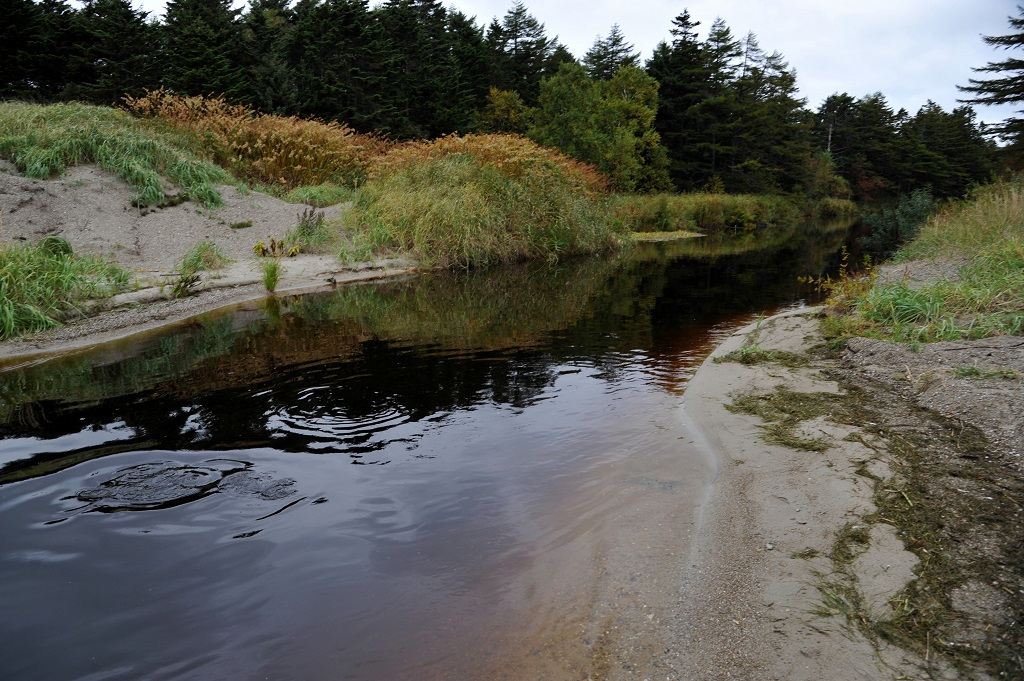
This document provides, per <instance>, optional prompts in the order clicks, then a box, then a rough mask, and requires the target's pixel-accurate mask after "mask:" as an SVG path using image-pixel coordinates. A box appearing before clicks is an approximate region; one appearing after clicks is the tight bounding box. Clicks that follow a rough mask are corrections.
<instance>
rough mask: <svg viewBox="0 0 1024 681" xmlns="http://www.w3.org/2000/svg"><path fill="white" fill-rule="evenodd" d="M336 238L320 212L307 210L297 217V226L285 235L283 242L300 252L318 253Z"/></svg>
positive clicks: (335, 232) (334, 232) (335, 234)
mask: <svg viewBox="0 0 1024 681" xmlns="http://www.w3.org/2000/svg"><path fill="white" fill-rule="evenodd" d="M337 237H338V233H337V231H336V230H335V229H334V228H333V227H332V226H331V224H330V223H328V222H327V219H326V218H325V217H324V214H323V212H322V211H318V210H316V209H313V208H307V209H305V210H303V211H302V212H301V213H300V214H299V215H298V224H296V225H295V227H294V228H293V229H291V230H290V231H289V232H288V234H286V235H285V242H286V243H287V244H288V245H289V246H294V247H297V248H298V249H299V250H300V251H302V252H305V253H318V252H323V251H324V250H325V249H326V247H327V246H328V245H329V244H331V243H332V242H334V241H336V240H337Z"/></svg>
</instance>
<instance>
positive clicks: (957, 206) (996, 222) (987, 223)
mask: <svg viewBox="0 0 1024 681" xmlns="http://www.w3.org/2000/svg"><path fill="white" fill-rule="evenodd" d="M1022 239H1024V176H1016V177H1014V178H1011V179H1007V180H1003V181H999V182H996V183H993V184H990V185H985V186H983V187H979V188H977V189H976V190H975V191H974V193H973V194H972V195H971V196H970V197H968V198H967V199H965V200H963V201H960V202H957V203H954V204H952V205H949V206H947V207H945V208H944V209H943V210H941V211H940V212H939V213H937V214H936V215H934V216H933V217H932V218H931V219H929V220H928V221H927V222H925V224H924V225H923V226H922V227H921V230H920V233H919V234H918V236H917V238H916V239H915V240H914V241H913V242H912V243H909V244H907V245H906V246H905V247H904V248H903V249H901V250H900V252H899V253H898V254H897V255H896V258H897V259H899V260H909V259H915V258H959V257H962V256H964V255H965V254H967V255H969V254H978V253H983V252H986V251H990V250H992V249H993V248H1000V247H1002V246H1004V245H1008V244H1012V243H1014V242H1016V243H1018V244H1019V243H1020V241H1021V240H1022Z"/></svg>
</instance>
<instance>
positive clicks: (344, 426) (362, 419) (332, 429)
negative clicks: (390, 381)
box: [269, 387, 412, 453]
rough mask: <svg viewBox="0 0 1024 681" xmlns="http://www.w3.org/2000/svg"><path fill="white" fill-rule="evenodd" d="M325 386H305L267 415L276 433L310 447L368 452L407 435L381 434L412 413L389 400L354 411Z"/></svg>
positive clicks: (403, 422)
mask: <svg viewBox="0 0 1024 681" xmlns="http://www.w3.org/2000/svg"><path fill="white" fill-rule="evenodd" d="M326 390H327V388H324V387H318V388H308V389H306V390H304V391H303V392H302V393H301V394H300V395H299V396H298V398H297V399H296V400H295V403H294V404H293V405H291V406H289V407H286V408H283V409H280V410H278V411H275V412H274V413H273V414H272V415H271V416H270V418H269V426H270V429H271V430H272V431H273V432H274V436H276V437H287V436H296V437H299V438H302V439H305V440H306V446H307V447H308V448H309V449H314V450H321V451H331V450H334V451H347V452H350V453H351V452H370V451H376V450H379V449H382V448H383V447H384V446H385V445H386V444H388V442H394V441H396V440H406V439H409V438H407V437H394V438H388V439H382V438H380V437H379V436H380V434H381V433H384V432H386V431H393V430H395V429H396V428H399V427H400V426H403V425H405V424H406V423H409V422H410V421H411V420H412V416H411V415H410V414H409V413H407V412H406V411H403V410H402V409H400V408H398V407H396V406H395V405H392V404H382V405H379V406H376V407H375V408H374V410H373V411H372V412H370V413H366V414H358V415H353V414H351V413H350V412H349V410H347V409H346V408H344V407H342V406H339V405H335V404H332V403H331V400H330V396H329V392H328V393H327V394H321V391H326Z"/></svg>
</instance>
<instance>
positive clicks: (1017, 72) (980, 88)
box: [958, 6, 1024, 144]
mask: <svg viewBox="0 0 1024 681" xmlns="http://www.w3.org/2000/svg"><path fill="white" fill-rule="evenodd" d="M1017 11H1018V12H1019V14H1020V16H1016V17H1013V16H1011V17H1008V20H1009V22H1010V28H1012V29H1013V30H1014V32H1013V33H1009V34H1007V35H1001V36H983V37H982V40H984V41H985V43H986V44H988V45H992V46H994V47H1000V48H1003V49H1005V50H1019V49H1020V48H1022V47H1024V7H1021V6H1018V7H1017ZM974 71H976V72H978V73H986V74H1003V75H1001V77H994V78H983V79H975V78H971V79H969V80H968V82H969V83H970V84H969V85H964V86H958V87H959V89H960V90H961V91H962V92H968V93H971V94H973V95H974V97H972V98H970V99H963V100H960V101H962V102H965V103H974V104H1020V103H1022V102H1024V59H1021V58H1020V57H1016V56H1014V57H1008V58H1007V59H1004V60H1003V61H998V62H989V63H988V64H987V65H985V66H982V67H979V68H976V69H974ZM1017 113H1022V114H1024V111H1018V112H1017ZM991 132H995V133H999V134H1001V135H1003V136H1004V137H1007V138H1009V139H1012V140H1013V141H1014V143H1015V144H1020V143H1021V141H1022V140H1024V117H1021V116H1011V117H1010V118H1007V119H1006V120H1005V121H1003V124H1002V125H1000V126H998V127H997V128H994V129H993V130H991Z"/></svg>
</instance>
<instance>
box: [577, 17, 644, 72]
mask: <svg viewBox="0 0 1024 681" xmlns="http://www.w3.org/2000/svg"><path fill="white" fill-rule="evenodd" d="M583 65H584V66H586V67H587V73H589V74H590V77H591V78H593V79H595V80H607V79H609V78H611V77H612V76H614V75H615V74H616V73H618V71H619V69H620V68H622V67H623V66H634V67H636V66H639V65H640V53H639V52H635V51H634V50H633V46H632V45H631V44H629V43H627V42H626V38H625V36H623V35H622V29H620V28H619V25H618V24H612V27H611V30H609V31H608V36H607V37H606V38H602V37H601V36H598V37H597V40H595V41H594V45H593V46H592V47H591V48H590V49H589V50H587V53H586V54H585V55H583Z"/></svg>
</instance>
